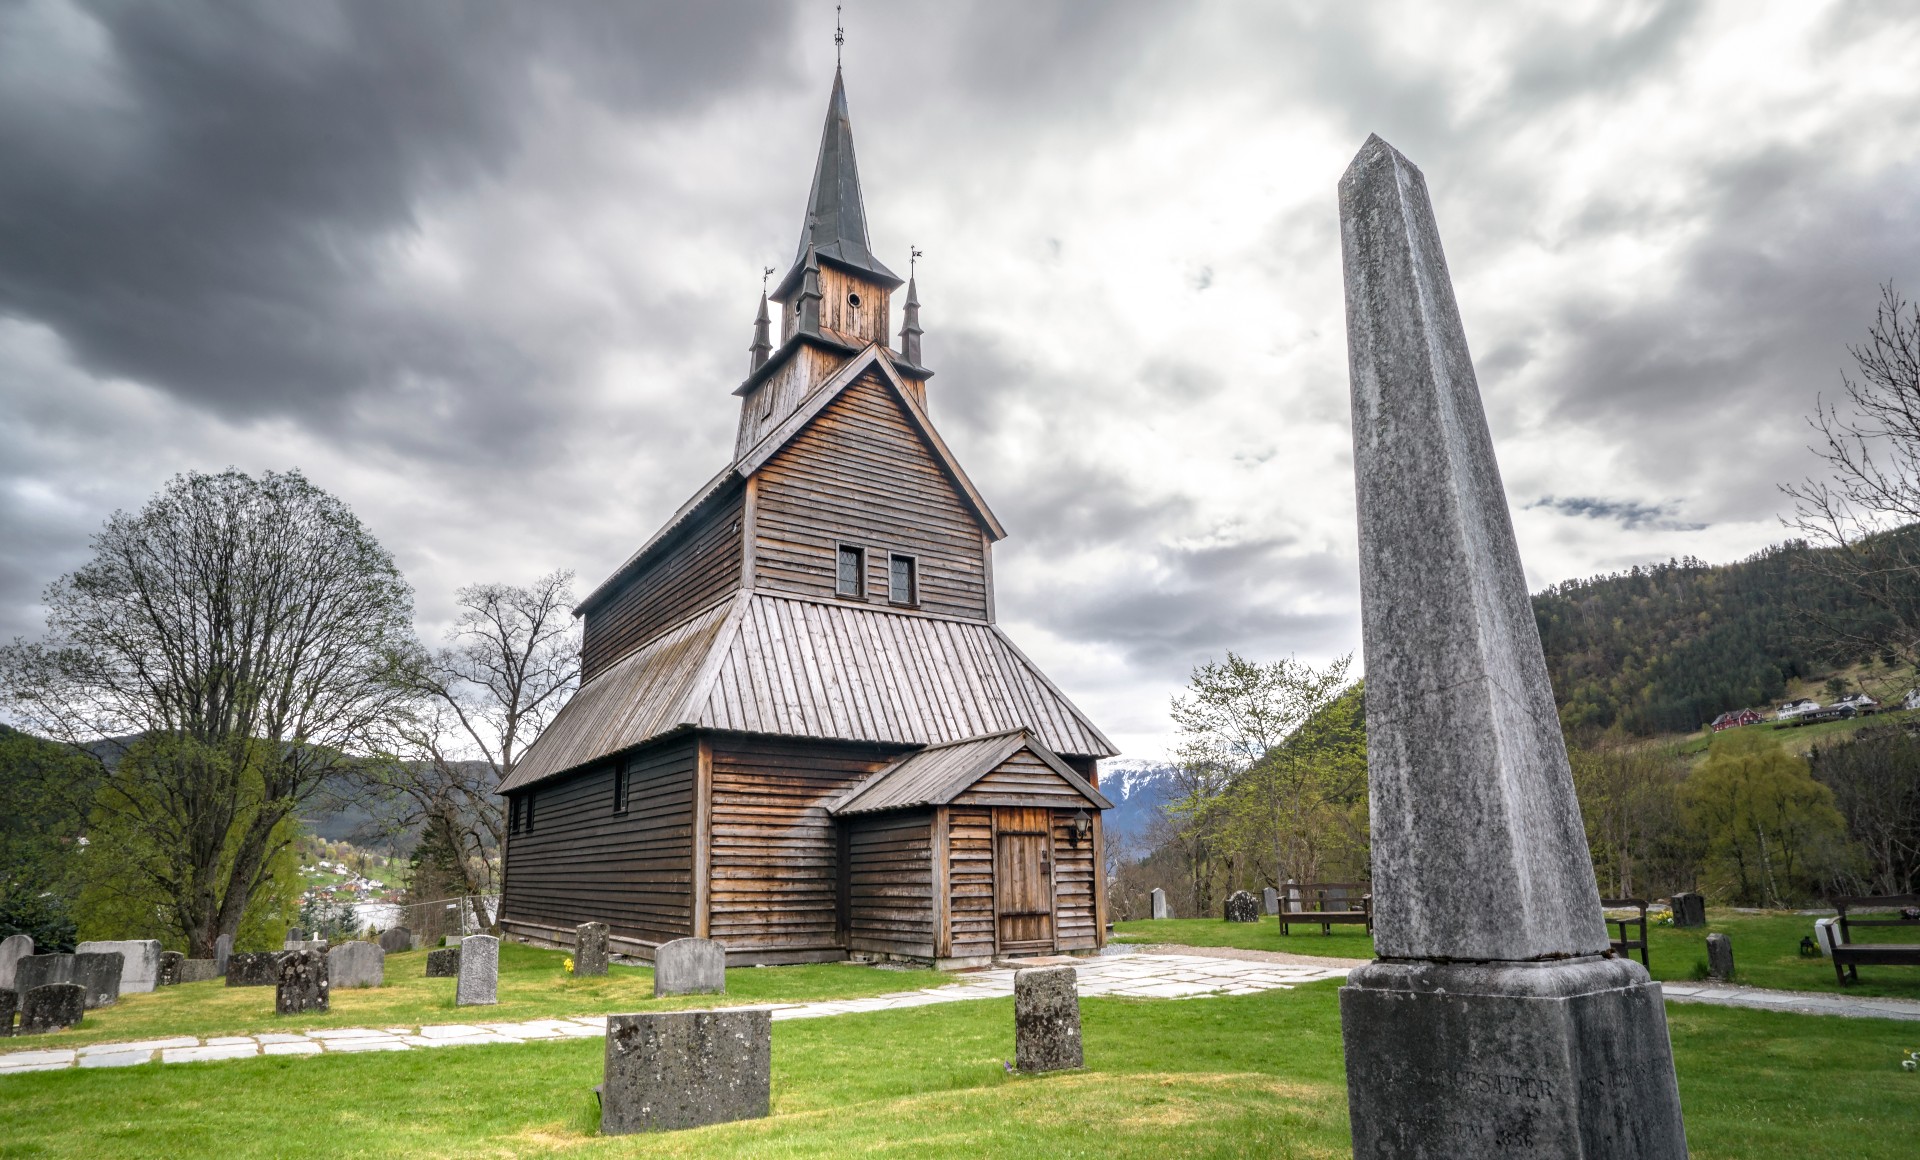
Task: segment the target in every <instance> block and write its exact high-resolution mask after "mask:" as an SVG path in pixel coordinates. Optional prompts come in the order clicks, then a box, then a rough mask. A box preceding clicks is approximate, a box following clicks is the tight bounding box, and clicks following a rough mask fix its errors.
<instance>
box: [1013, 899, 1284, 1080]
mask: <svg viewBox="0 0 1920 1160" xmlns="http://www.w3.org/2000/svg"><path fill="white" fill-rule="evenodd" d="M1249 897H1251V896H1249ZM1013 1062H1014V1066H1015V1067H1017V1068H1019V1069H1020V1070H1021V1071H1061V1070H1063V1069H1066V1068H1073V1067H1085V1066H1086V1058H1085V1056H1084V1055H1082V1053H1081V1046H1080V975H1079V972H1077V971H1075V970H1074V969H1073V968H1072V967H1029V968H1028V969H1026V970H1024V971H1015V972H1014V973H1013Z"/></svg>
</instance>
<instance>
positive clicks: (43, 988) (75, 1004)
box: [20, 983, 87, 1035]
mask: <svg viewBox="0 0 1920 1160" xmlns="http://www.w3.org/2000/svg"><path fill="white" fill-rule="evenodd" d="M86 1013H87V993H86V991H85V990H84V989H82V988H81V986H80V984H78V983H42V984H41V985H40V986H38V987H35V988H33V989H32V990H29V991H22V992H20V1034H22V1035H45V1034H46V1033H47V1032H49V1031H64V1030H66V1029H67V1028H69V1027H78V1026H80V1021H81V1020H82V1019H84V1018H85V1017H86Z"/></svg>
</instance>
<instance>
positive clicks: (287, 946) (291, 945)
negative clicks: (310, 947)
mask: <svg viewBox="0 0 1920 1160" xmlns="http://www.w3.org/2000/svg"><path fill="white" fill-rule="evenodd" d="M305 941H307V932H306V931H304V930H301V929H300V928H299V927H297V926H290V927H288V928H287V937H286V938H284V939H281V940H280V946H281V949H283V950H289V951H297V950H300V949H302V948H301V946H300V944H301V943H303V942H305Z"/></svg>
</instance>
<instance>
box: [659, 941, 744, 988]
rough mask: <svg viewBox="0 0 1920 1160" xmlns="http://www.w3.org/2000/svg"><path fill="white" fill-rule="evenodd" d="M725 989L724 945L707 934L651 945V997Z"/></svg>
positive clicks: (725, 951)
mask: <svg viewBox="0 0 1920 1160" xmlns="http://www.w3.org/2000/svg"><path fill="white" fill-rule="evenodd" d="M726 993H727V948H726V947H724V946H721V945H720V944H719V943H717V942H714V941H713V940H712V939H708V938H677V939H674V940H673V941H672V942H664V943H661V944H660V945H659V946H658V947H656V948H654V952H653V997H654V998H656V999H658V998H660V997H661V996H663V995H724V994H726Z"/></svg>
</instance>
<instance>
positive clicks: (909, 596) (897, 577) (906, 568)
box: [887, 556, 920, 604]
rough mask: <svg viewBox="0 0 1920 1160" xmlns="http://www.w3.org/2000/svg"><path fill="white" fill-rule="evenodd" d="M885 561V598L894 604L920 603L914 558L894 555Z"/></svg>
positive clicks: (918, 578)
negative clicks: (886, 569)
mask: <svg viewBox="0 0 1920 1160" xmlns="http://www.w3.org/2000/svg"><path fill="white" fill-rule="evenodd" d="M887 563H888V565H889V567H888V572H887V581H888V584H887V599H888V600H891V601H892V602H893V603H895V604H918V603H920V577H919V575H918V574H917V569H916V567H915V564H916V561H915V560H914V558H913V557H912V556H894V557H891V558H890V559H889V560H888V562H887Z"/></svg>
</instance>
